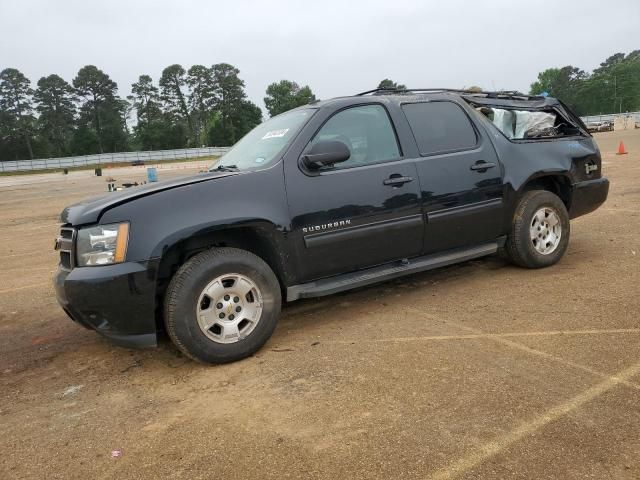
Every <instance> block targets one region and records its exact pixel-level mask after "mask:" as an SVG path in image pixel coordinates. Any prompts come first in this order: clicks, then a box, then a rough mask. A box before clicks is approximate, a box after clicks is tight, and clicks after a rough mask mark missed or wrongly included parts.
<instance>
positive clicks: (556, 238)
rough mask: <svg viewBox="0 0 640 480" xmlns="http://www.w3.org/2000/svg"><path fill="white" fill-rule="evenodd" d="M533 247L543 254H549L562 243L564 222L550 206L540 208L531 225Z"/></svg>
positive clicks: (530, 232)
mask: <svg viewBox="0 0 640 480" xmlns="http://www.w3.org/2000/svg"><path fill="white" fill-rule="evenodd" d="M529 234H530V236H531V243H532V244H533V248H535V249H536V251H537V252H538V253H540V254H542V255H549V254H550V253H552V252H553V251H554V250H555V249H556V248H558V245H559V244H560V238H561V237H562V223H561V222H560V217H559V216H558V214H557V213H556V211H555V210H553V209H552V208H549V207H542V208H541V209H539V210H538V211H537V212H536V213H535V215H534V216H533V219H532V220H531V225H530V226H529Z"/></svg>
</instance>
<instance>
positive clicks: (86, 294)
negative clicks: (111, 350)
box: [53, 260, 158, 347]
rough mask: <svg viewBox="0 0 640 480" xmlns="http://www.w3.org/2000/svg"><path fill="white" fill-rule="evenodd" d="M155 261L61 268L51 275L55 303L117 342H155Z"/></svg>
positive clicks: (149, 344) (141, 344)
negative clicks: (56, 301) (70, 268)
mask: <svg viewBox="0 0 640 480" xmlns="http://www.w3.org/2000/svg"><path fill="white" fill-rule="evenodd" d="M157 267H158V261H157V260H152V261H147V262H126V263H120V264H116V265H105V266H99V267H79V268H74V269H73V270H65V269H64V268H61V267H59V268H58V271H57V273H56V275H55V277H54V282H53V283H54V287H55V291H56V297H57V299H58V303H60V305H61V306H62V308H63V309H64V311H65V312H66V313H67V315H69V317H71V319H72V320H74V321H75V322H77V323H79V324H80V325H82V326H84V327H86V328H90V329H92V330H95V331H96V332H98V333H100V334H101V335H104V336H105V337H107V338H109V339H110V340H112V341H113V342H114V343H116V344H118V345H122V346H125V347H153V346H156V345H157V332H156V321H155V308H156V305H155V304H156V302H155V292H156V273H157V270H158V268H157Z"/></svg>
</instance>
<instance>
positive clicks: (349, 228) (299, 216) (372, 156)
mask: <svg viewBox="0 0 640 480" xmlns="http://www.w3.org/2000/svg"><path fill="white" fill-rule="evenodd" d="M322 140H331V141H340V142H343V143H344V144H346V145H347V147H348V148H349V150H350V152H351V156H350V158H349V159H348V160H347V161H345V162H342V163H339V164H335V165H332V166H326V167H321V168H319V169H316V170H310V169H308V168H307V167H305V166H304V165H303V164H302V162H300V161H298V162H297V164H295V162H289V165H288V166H286V167H285V182H286V188H287V198H288V203H289V210H290V214H291V237H292V244H293V245H294V249H295V254H296V256H297V269H298V278H299V279H301V280H302V281H310V280H314V279H317V278H321V277H327V276H331V275H336V274H340V273H346V272H349V271H354V270H358V269H362V268H366V267H371V266H374V265H379V264H382V263H386V262H389V261H392V260H399V259H403V258H409V257H414V256H418V255H420V253H421V250H422V243H423V235H424V223H423V216H422V214H421V202H420V185H419V183H420V182H419V179H418V172H417V170H416V166H415V164H414V162H413V161H412V160H408V159H404V158H403V156H402V151H401V149H400V146H399V144H398V141H397V138H396V134H395V130H394V128H393V124H392V122H391V119H390V117H389V115H388V113H387V110H386V109H385V107H383V106H382V105H380V104H367V105H357V106H353V107H350V108H347V109H344V110H340V111H338V112H336V113H334V114H333V115H332V116H331V117H329V118H328V120H327V121H326V122H325V123H324V124H323V125H322V127H320V129H319V130H318V131H317V133H316V134H315V135H314V137H313V138H312V139H311V141H310V142H309V144H308V145H307V148H306V149H305V150H304V152H303V155H304V153H305V152H307V151H308V150H309V149H310V148H311V146H313V145H314V144H315V143H317V142H318V141H322Z"/></svg>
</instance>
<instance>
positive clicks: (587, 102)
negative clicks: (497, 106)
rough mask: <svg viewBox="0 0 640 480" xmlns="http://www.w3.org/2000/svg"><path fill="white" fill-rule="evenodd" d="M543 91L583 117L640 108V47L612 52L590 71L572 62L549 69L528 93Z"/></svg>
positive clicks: (533, 84) (540, 75)
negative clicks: (639, 48) (625, 52)
mask: <svg viewBox="0 0 640 480" xmlns="http://www.w3.org/2000/svg"><path fill="white" fill-rule="evenodd" d="M544 92H547V93H548V94H549V95H550V96H552V97H557V98H559V99H560V100H562V101H563V102H564V103H566V104H567V105H569V107H571V108H572V109H573V110H574V111H575V112H576V113H577V114H578V115H583V116H584V115H600V114H605V113H620V112H623V113H624V112H637V111H640V50H634V51H632V52H631V53H629V54H626V55H625V54H624V53H616V54H614V55H611V56H610V57H609V58H607V59H606V60H605V61H604V62H602V63H600V66H599V67H598V68H595V69H594V70H593V72H591V73H588V72H585V71H584V70H581V69H580V68H577V67H574V66H572V65H567V66H565V67H561V68H548V69H546V70H544V71H543V72H540V73H539V74H538V79H537V80H536V81H535V82H533V83H532V84H531V89H530V92H529V93H531V94H533V95H537V94H541V93H544Z"/></svg>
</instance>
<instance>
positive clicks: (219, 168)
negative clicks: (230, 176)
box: [211, 165, 239, 172]
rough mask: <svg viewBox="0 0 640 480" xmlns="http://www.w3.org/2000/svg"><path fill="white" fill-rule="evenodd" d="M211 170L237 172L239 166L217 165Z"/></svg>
mask: <svg viewBox="0 0 640 480" xmlns="http://www.w3.org/2000/svg"><path fill="white" fill-rule="evenodd" d="M211 171H212V172H237V171H239V168H238V167H237V166H236V165H218V166H217V167H216V168H214V169H213V170H211Z"/></svg>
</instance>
